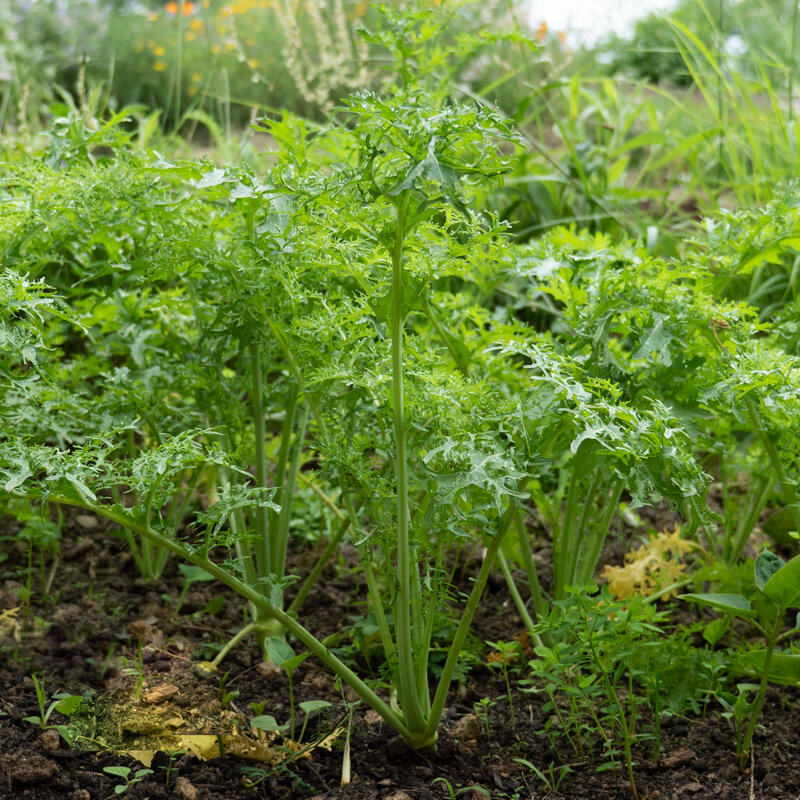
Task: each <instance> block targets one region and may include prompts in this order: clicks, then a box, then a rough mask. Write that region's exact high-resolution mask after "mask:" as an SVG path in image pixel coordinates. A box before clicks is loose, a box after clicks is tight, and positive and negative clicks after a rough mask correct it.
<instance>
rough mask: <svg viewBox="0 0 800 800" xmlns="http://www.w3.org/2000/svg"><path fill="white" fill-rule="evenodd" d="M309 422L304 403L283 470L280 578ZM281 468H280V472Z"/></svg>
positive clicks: (276, 559)
mask: <svg viewBox="0 0 800 800" xmlns="http://www.w3.org/2000/svg"><path fill="white" fill-rule="evenodd" d="M307 424H308V406H306V405H304V406H303V409H302V411H301V412H300V418H299V420H298V422H297V437H296V439H295V442H294V446H293V450H292V454H291V461H290V462H289V469H288V472H287V471H286V470H283V473H284V474H283V475H282V477H283V480H282V481H281V483H280V484H279V485H280V486H281V487H282V488H281V494H280V497H281V502H280V506H281V512H280V517H279V518H278V531H277V535H276V536H275V549H274V551H273V553H272V563H273V565H274V567H275V574H276V575H277V576H278V579H279V580H282V579H283V576H284V575H285V574H286V550H287V548H288V546H289V525H290V523H291V521H292V505H293V504H294V491H295V488H296V486H297V475H298V473H299V472H300V458H301V456H302V454H303V441H304V440H305V438H306V425H307ZM280 472H281V470H279V474H280Z"/></svg>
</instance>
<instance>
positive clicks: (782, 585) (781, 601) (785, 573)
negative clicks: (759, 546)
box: [761, 554, 800, 608]
mask: <svg viewBox="0 0 800 800" xmlns="http://www.w3.org/2000/svg"><path fill="white" fill-rule="evenodd" d="M762 555H763V554H762ZM761 591H762V592H764V594H765V595H766V596H767V597H769V599H770V600H772V601H773V602H775V603H777V604H778V605H779V606H781V607H782V608H797V607H800V556H795V557H794V558H793V559H792V560H791V561H789V563H788V564H785V565H784V566H782V567H781V568H780V569H779V570H778V571H777V572H775V574H774V575H773V576H772V577H771V578H770V579H769V580H768V581H767V582H766V583H765V584H764V586H763V587H762V588H761Z"/></svg>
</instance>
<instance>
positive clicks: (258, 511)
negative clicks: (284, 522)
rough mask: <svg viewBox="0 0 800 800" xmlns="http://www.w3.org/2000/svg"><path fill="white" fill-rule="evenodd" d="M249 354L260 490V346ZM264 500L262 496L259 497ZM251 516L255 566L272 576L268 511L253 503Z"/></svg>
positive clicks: (263, 461) (263, 484)
mask: <svg viewBox="0 0 800 800" xmlns="http://www.w3.org/2000/svg"><path fill="white" fill-rule="evenodd" d="M250 352H251V355H252V370H251V371H252V378H253V384H252V387H251V393H250V403H251V405H252V407H253V422H254V424H253V434H254V436H255V451H256V452H255V459H256V463H255V467H256V485H257V487H258V489H259V490H261V491H266V488H267V454H266V440H267V430H266V421H265V419H264V381H263V377H262V374H261V348H260V347H259V345H258V343H257V342H254V343H253V344H252V345H250ZM259 499H262V500H263V497H262V498H259ZM253 517H254V520H255V524H256V546H255V557H256V567H257V569H258V573H259V575H261V576H266V575H272V574H273V573H274V572H275V565H273V564H272V559H271V553H270V546H269V535H270V532H269V510H268V509H267V508H266V507H265V506H260V505H256V506H255V507H254V508H253Z"/></svg>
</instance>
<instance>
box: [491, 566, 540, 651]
mask: <svg viewBox="0 0 800 800" xmlns="http://www.w3.org/2000/svg"><path fill="white" fill-rule="evenodd" d="M497 563H498V564H500V569H501V570H502V572H503V577H504V578H505V579H506V586H507V587H508V593H509V594H510V595H511V599H512V600H513V601H514V606H515V607H516V609H517V613H518V614H519V616H520V619H521V620H522V624H523V625H524V626H525V628H526V629H527V631H528V633H530V634H531V636H532V637H533V641H534V642H535V643H536V644H537V646H540V645H542V644H543V642H542V639H541V637H540V636H539V634H538V633H533V629H534V628H535V627H536V623H535V622H534V621H533V619H532V618H531V615H530V614H529V613H528V609H527V608H525V601H524V600H523V599H522V595H521V594H520V593H519V589H517V584H516V583H515V582H514V576H513V575H512V574H511V568H510V567H509V566H508V561H507V560H506V557H505V556H504V555H503V551H502V550H499V551H498V553H497Z"/></svg>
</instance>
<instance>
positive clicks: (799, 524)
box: [747, 400, 800, 531]
mask: <svg viewBox="0 0 800 800" xmlns="http://www.w3.org/2000/svg"><path fill="white" fill-rule="evenodd" d="M747 409H748V411H749V412H750V419H752V421H753V425H754V427H755V431H756V435H757V436H758V438H759V439H761V443H762V444H763V445H764V449H765V450H766V451H767V455H768V456H769V460H770V463H771V464H772V469H773V470H774V471H775V477H777V479H778V481H779V482H780V485H781V492H782V494H783V501H784V502H785V503H786V504H787V505H788V506H789V510H790V512H791V514H792V522H794V526H795V529H796V530H798V531H800V508H798V499H797V494H796V492H795V491H794V489H793V488H792V486H791V485H790V484H789V482H788V481H787V480H786V471H785V470H784V468H783V462H782V461H781V456H780V453H778V448H777V447H775V445H774V443H773V441H772V439H770V438H769V433H768V431H767V429H766V428H765V427H764V423H763V421H762V419H761V415H760V414H759V413H758V409H757V408H756V404H755V403H754V402H753V401H752V400H748V401H747Z"/></svg>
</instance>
